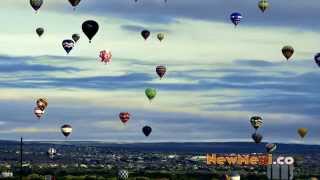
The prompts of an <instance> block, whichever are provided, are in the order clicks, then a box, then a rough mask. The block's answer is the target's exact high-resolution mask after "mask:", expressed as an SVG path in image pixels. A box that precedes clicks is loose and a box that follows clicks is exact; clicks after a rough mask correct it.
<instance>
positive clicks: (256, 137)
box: [251, 133, 263, 144]
mask: <svg viewBox="0 0 320 180" xmlns="http://www.w3.org/2000/svg"><path fill="white" fill-rule="evenodd" d="M251 137H252V139H253V140H254V142H255V143H257V144H258V143H260V142H261V140H262V138H263V136H262V135H261V134H258V133H253V134H252V136H251Z"/></svg>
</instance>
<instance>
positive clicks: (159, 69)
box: [156, 66, 167, 79]
mask: <svg viewBox="0 0 320 180" xmlns="http://www.w3.org/2000/svg"><path fill="white" fill-rule="evenodd" d="M166 71H167V68H166V67H165V66H157V67H156V72H157V74H158V76H159V77H160V79H161V78H162V77H163V76H164V75H165V73H166Z"/></svg>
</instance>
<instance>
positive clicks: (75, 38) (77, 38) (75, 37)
mask: <svg viewBox="0 0 320 180" xmlns="http://www.w3.org/2000/svg"><path fill="white" fill-rule="evenodd" d="M72 39H73V41H74V42H75V43H77V42H78V41H79V39H80V35H79V34H72Z"/></svg>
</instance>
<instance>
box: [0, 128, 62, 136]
mask: <svg viewBox="0 0 320 180" xmlns="http://www.w3.org/2000/svg"><path fill="white" fill-rule="evenodd" d="M58 131H59V130H58V129H54V128H44V129H40V128H34V127H24V128H14V129H10V130H4V131H1V132H0V133H27V134H35V133H55V132H58Z"/></svg>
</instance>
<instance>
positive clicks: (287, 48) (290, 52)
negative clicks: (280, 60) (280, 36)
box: [281, 46, 294, 60]
mask: <svg viewBox="0 0 320 180" xmlns="http://www.w3.org/2000/svg"><path fill="white" fill-rule="evenodd" d="M281 51H282V54H283V55H284V57H286V58H287V60H289V59H290V58H291V56H292V55H293V53H294V49H293V47H292V46H284V47H283V48H282V50H281Z"/></svg>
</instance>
